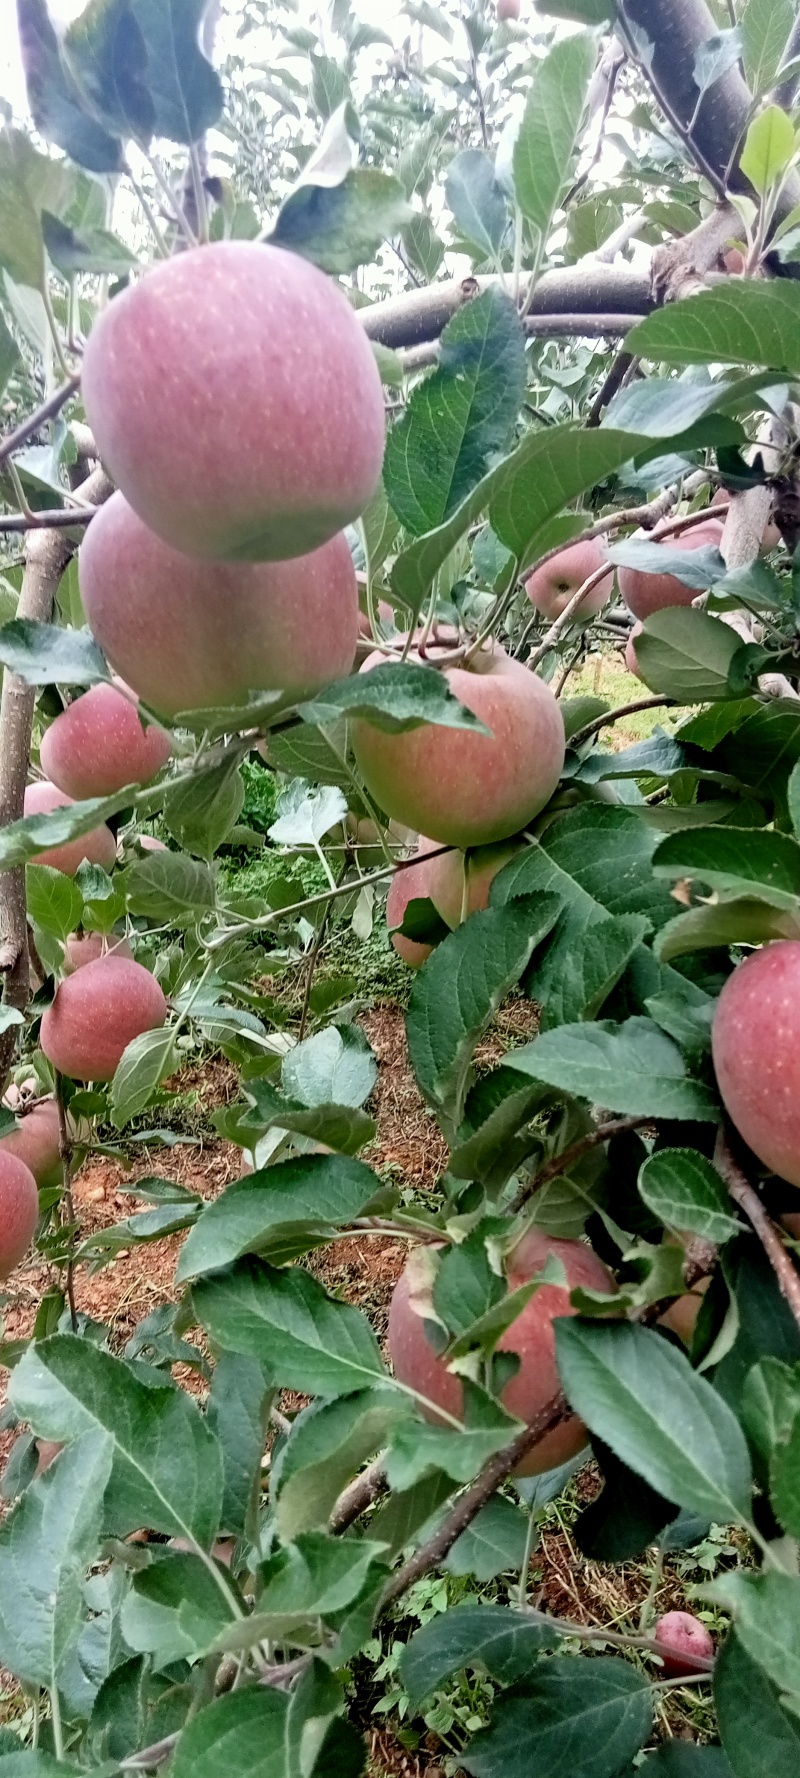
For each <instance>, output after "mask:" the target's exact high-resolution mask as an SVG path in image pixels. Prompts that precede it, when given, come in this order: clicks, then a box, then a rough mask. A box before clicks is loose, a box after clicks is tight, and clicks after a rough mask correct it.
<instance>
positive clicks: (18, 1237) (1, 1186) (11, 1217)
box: [0, 1150, 39, 1279]
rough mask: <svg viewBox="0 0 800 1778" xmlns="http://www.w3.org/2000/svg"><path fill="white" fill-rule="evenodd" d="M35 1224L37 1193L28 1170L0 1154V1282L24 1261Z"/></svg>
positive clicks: (36, 1217)
mask: <svg viewBox="0 0 800 1778" xmlns="http://www.w3.org/2000/svg"><path fill="white" fill-rule="evenodd" d="M38 1220H39V1193H38V1191H37V1189H36V1180H35V1179H34V1177H33V1174H32V1172H31V1170H30V1167H26V1165H25V1162H24V1161H21V1160H19V1158H18V1157H17V1155H15V1154H9V1153H8V1152H7V1151H3V1150H0V1279H5V1278H7V1277H8V1276H9V1274H10V1273H11V1272H13V1270H14V1267H15V1266H18V1265H19V1262H20V1260H21V1259H23V1258H24V1256H25V1254H26V1253H27V1251H28V1248H29V1247H30V1244H31V1241H32V1240H33V1236H34V1231H35V1229H36V1224H37V1222H38Z"/></svg>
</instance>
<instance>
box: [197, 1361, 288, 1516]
mask: <svg viewBox="0 0 800 1778" xmlns="http://www.w3.org/2000/svg"><path fill="white" fill-rule="evenodd" d="M271 1402H272V1394H271V1391H270V1389H269V1383H268V1379H267V1374H266V1371H265V1369H264V1366H263V1365H261V1364H259V1363H258V1361H257V1359H255V1358H246V1357H245V1356H244V1355H243V1354H242V1353H240V1352H221V1353H220V1355H219V1358H218V1359H217V1362H216V1364H215V1366H214V1375H213V1377H212V1379H211V1392H210V1395H209V1398H208V1407H207V1410H206V1418H207V1420H208V1424H209V1426H210V1428H211V1431H212V1432H213V1433H214V1434H215V1436H216V1437H217V1439H218V1440H219V1446H220V1450H221V1451H222V1475H223V1489H222V1511H221V1516H220V1530H221V1531H228V1532H232V1533H233V1534H234V1535H235V1536H242V1535H247V1536H250V1537H251V1538H252V1537H253V1535H254V1533H255V1528H256V1519H257V1512H258V1504H259V1499H260V1491H261V1458H262V1456H263V1454H264V1446H265V1443H266V1436H267V1427H268V1424H269V1410H270V1406H271Z"/></svg>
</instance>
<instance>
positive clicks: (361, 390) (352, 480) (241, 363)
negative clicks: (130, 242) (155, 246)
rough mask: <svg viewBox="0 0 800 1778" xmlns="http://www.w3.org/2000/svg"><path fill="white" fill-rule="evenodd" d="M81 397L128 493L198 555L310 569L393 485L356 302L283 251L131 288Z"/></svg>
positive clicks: (261, 251)
mask: <svg viewBox="0 0 800 1778" xmlns="http://www.w3.org/2000/svg"><path fill="white" fill-rule="evenodd" d="M82 393H83V399H84V403H85V406H86V414H87V418H88V421H89V425H90V426H91V429H92V431H93V433H94V436H95V439H96V441H97V446H98V449H99V451H100V455H101V457H102V459H103V462H104V464H105V467H106V468H107V470H108V472H109V475H110V476H111V477H112V479H113V481H114V482H115V483H116V485H117V487H119V488H121V489H122V492H123V494H124V495H125V497H126V499H127V500H129V501H130V504H131V506H132V507H133V508H134V509H135V511H136V512H137V513H138V514H139V516H140V518H141V519H143V521H144V523H145V524H146V525H149V526H150V528H151V530H153V531H155V532H157V533H158V535H159V536H160V537H162V538H163V539H164V541H165V542H166V543H170V544H172V546H173V548H174V549H178V550H184V551H185V552H186V553H187V554H189V555H192V556H202V557H205V558H206V559H209V558H211V559H214V560H223V561H240V562H260V561H284V560H285V559H286V558H287V557H289V556H300V555H307V554H308V552H309V551H310V550H315V549H318V548H319V546H320V545H321V544H323V543H327V541H328V540H329V538H331V537H333V536H335V534H336V532H337V531H341V530H342V529H343V527H344V526H345V525H347V524H350V523H351V522H352V520H354V519H357V518H358V517H359V515H360V514H361V513H362V512H363V511H364V508H365V506H367V505H368V504H369V501H370V500H371V498H372V495H373V494H374V492H375V489H376V487H377V484H378V481H379V478H380V473H381V467H382V464H383V448H384V431H385V419H384V406H383V391H382V388H381V380H380V376H379V374H378V369H377V365H376V362H375V357H374V354H373V351H372V347H371V346H370V343H369V341H368V339H367V337H366V334H365V333H364V329H363V327H362V326H361V323H360V322H359V321H358V319H357V317H356V314H355V312H354V310H353V309H352V308H351V307H350V304H349V303H348V301H347V298H346V297H345V295H344V293H343V292H342V291H341V290H339V289H337V287H336V285H335V284H334V283H333V282H332V281H331V279H330V278H327V277H326V276H325V275H324V273H322V272H320V271H318V269H317V267H316V266H313V265H311V264H310V262H309V261H308V260H307V259H303V258H301V257H300V255H299V254H296V253H287V252H285V251H284V250H283V249H282V248H280V247H265V246H263V245H262V244H260V243H256V242H254V241H229V242H225V243H221V244H217V245H214V246H210V247H202V248H199V249H198V250H197V251H196V252H193V253H180V254H175V255H174V256H173V257H172V258H171V259H167V260H164V261H162V262H161V263H160V264H159V265H157V266H156V267H155V268H154V270H152V271H150V272H148V273H147V275H146V276H145V277H142V278H139V279H138V280H137V281H136V282H135V283H132V284H130V285H129V286H128V289H127V290H126V291H124V292H123V294H122V295H121V296H117V297H115V298H114V300H113V301H112V302H110V303H109V304H108V307H107V308H106V309H104V310H103V312H102V313H101V315H100V317H99V319H98V320H97V321H96V322H95V324H94V327H93V329H92V332H91V335H90V337H89V342H88V345H87V347H86V352H85V355H84V359H83V375H82Z"/></svg>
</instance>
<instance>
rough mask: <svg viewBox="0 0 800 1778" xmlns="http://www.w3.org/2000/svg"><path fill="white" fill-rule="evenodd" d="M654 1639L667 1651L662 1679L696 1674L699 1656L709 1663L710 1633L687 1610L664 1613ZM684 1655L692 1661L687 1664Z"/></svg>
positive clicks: (711, 1644) (656, 1628)
mask: <svg viewBox="0 0 800 1778" xmlns="http://www.w3.org/2000/svg"><path fill="white" fill-rule="evenodd" d="M655 1637H656V1641H657V1642H660V1643H661V1644H662V1646H663V1648H664V1649H669V1651H670V1652H669V1654H666V1653H665V1654H664V1657H663V1662H664V1678H665V1679H685V1678H686V1676H687V1674H689V1673H696V1672H697V1670H698V1669H697V1658H698V1657H699V1658H700V1659H701V1660H706V1661H709V1660H710V1659H711V1657H712V1655H713V1653H714V1638H713V1636H712V1635H711V1631H710V1630H707V1629H706V1626H705V1624H701V1622H700V1619H699V1618H696V1617H693V1615H692V1613H691V1612H690V1611H665V1613H664V1616H663V1617H660V1618H659V1620H658V1623H657V1624H656V1627H655ZM687 1655H689V1656H690V1657H691V1656H694V1657H695V1659H694V1660H692V1659H689V1660H688V1661H687V1659H686V1656H687Z"/></svg>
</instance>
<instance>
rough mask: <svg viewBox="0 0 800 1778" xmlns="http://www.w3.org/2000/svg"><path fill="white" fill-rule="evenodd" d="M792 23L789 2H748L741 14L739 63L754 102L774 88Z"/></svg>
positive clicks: (791, 9) (780, 0)
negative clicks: (742, 67) (741, 65)
mask: <svg viewBox="0 0 800 1778" xmlns="http://www.w3.org/2000/svg"><path fill="white" fill-rule="evenodd" d="M794 19H795V11H794V7H793V5H792V0H747V4H746V6H745V8H744V11H743V13H742V27H741V28H742V60H743V62H744V72H745V79H746V81H747V84H748V86H749V88H750V91H751V93H752V94H753V95H754V97H755V98H756V99H759V98H760V97H761V95H762V93H768V92H769V91H770V90H771V88H772V87H773V86H774V85H775V82H776V76H777V74H778V69H779V68H780V65H781V62H782V61H783V58H784V54H785V52H786V50H787V49H788V47H789V38H790V36H791V33H792V26H793V24H794Z"/></svg>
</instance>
